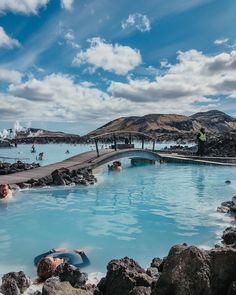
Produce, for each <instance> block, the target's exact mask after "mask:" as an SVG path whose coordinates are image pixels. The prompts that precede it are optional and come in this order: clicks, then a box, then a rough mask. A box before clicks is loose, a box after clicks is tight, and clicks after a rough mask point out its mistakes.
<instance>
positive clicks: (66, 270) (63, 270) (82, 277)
mask: <svg viewBox="0 0 236 295" xmlns="http://www.w3.org/2000/svg"><path fill="white" fill-rule="evenodd" d="M54 275H55V276H58V277H59V279H60V281H61V282H65V281H66V282H69V283H70V284H71V286H72V287H75V288H78V287H82V286H84V285H85V283H86V281H87V280H88V275H87V274H86V273H85V272H80V270H79V269H78V268H76V267H74V266H73V265H70V264H68V263H64V264H61V265H59V266H58V267H57V269H56V271H55V273H54Z"/></svg>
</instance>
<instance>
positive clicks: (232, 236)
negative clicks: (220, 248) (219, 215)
mask: <svg viewBox="0 0 236 295" xmlns="http://www.w3.org/2000/svg"><path fill="white" fill-rule="evenodd" d="M222 239H223V241H224V244H225V245H230V246H231V247H234V248H236V227H232V226H231V227H227V228H226V229H225V230H224V231H223V235H222Z"/></svg>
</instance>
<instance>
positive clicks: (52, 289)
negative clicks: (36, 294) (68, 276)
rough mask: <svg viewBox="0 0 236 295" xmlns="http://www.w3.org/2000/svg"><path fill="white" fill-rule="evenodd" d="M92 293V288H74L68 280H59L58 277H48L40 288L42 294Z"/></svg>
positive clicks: (74, 294)
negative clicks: (41, 288)
mask: <svg viewBox="0 0 236 295" xmlns="http://www.w3.org/2000/svg"><path fill="white" fill-rule="evenodd" d="M65 294H66V295H93V290H83V289H78V288H74V287H72V286H71V284H70V283H69V282H61V281H60V280H59V278H58V277H52V278H50V279H48V280H47V281H46V282H45V283H44V285H43V290H42V295H65Z"/></svg>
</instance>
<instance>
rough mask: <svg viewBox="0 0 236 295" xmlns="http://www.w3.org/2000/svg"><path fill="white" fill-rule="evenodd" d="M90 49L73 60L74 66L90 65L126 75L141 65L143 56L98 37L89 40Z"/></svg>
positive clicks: (126, 47) (133, 50)
mask: <svg viewBox="0 0 236 295" xmlns="http://www.w3.org/2000/svg"><path fill="white" fill-rule="evenodd" d="M88 41H89V42H90V47H89V48H88V49H87V50H85V51H80V52H79V53H78V54H77V56H76V57H75V58H74V60H73V64H74V65H78V66H79V65H81V64H85V63H88V64H90V65H92V66H93V67H94V68H95V69H96V68H102V69H104V70H106V71H109V72H114V73H116V74H119V75H126V74H127V73H128V72H129V71H131V70H133V69H134V68H135V67H137V66H138V65H140V64H141V62H142V58H141V54H140V52H139V51H138V50H137V49H133V48H131V47H129V46H123V45H119V44H115V45H113V44H109V43H106V42H105V40H103V39H101V38H99V37H96V38H92V39H90V40H88Z"/></svg>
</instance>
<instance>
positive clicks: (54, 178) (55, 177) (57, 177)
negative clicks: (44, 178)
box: [51, 170, 66, 185]
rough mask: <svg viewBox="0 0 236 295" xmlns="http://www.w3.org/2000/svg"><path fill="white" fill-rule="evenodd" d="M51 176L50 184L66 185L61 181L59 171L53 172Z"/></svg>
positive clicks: (61, 177)
mask: <svg viewBox="0 0 236 295" xmlns="http://www.w3.org/2000/svg"><path fill="white" fill-rule="evenodd" d="M51 175H52V183H53V184H54V185H65V184H66V182H65V180H64V179H63V176H62V174H61V173H60V171H59V170H54V171H53V172H52V174H51Z"/></svg>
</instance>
